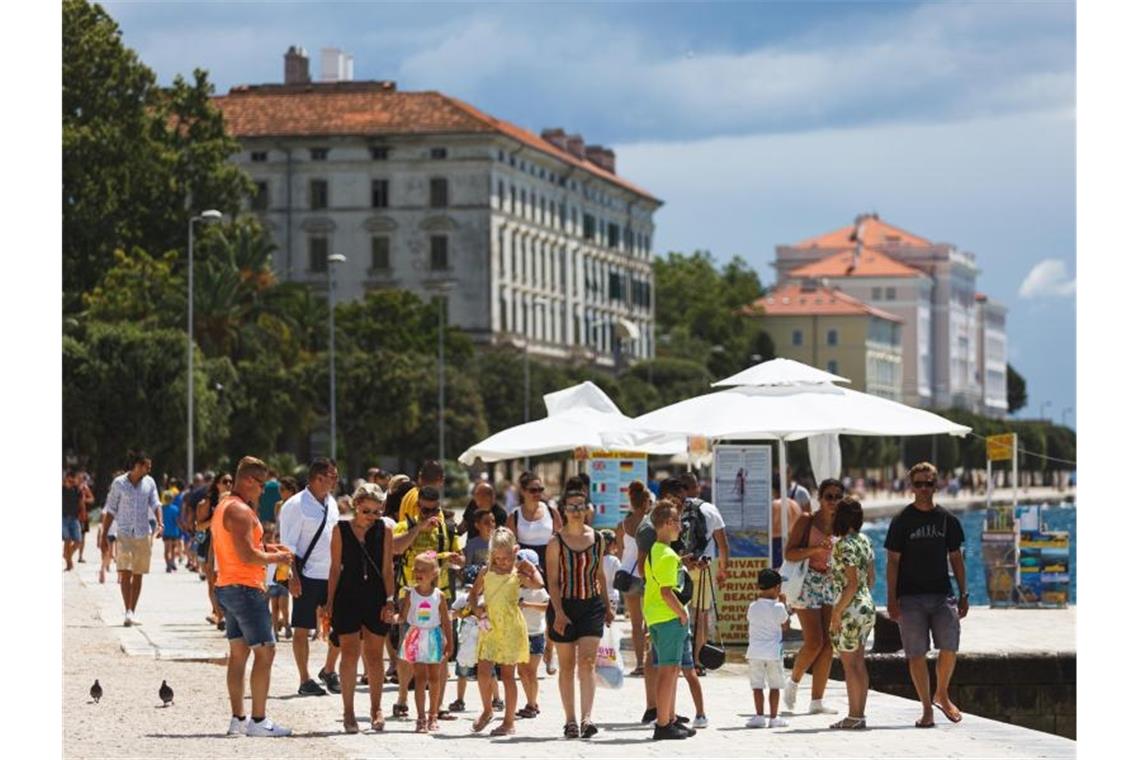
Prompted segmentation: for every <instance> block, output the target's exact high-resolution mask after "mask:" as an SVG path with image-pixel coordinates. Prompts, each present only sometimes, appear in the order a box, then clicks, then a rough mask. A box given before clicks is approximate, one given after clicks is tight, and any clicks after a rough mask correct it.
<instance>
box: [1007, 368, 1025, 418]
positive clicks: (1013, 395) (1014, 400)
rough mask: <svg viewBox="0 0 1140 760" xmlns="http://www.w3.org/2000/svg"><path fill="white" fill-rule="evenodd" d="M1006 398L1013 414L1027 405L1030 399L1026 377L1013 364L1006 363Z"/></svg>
mask: <svg viewBox="0 0 1140 760" xmlns="http://www.w3.org/2000/svg"><path fill="white" fill-rule="evenodd" d="M1005 398H1006V403H1007V404H1008V405H1009V413H1010V414H1013V413H1014V412H1016V411H1018V410H1019V409H1023V408H1024V407H1025V404H1026V402H1027V401H1028V400H1029V393H1028V391H1027V390H1026V387H1025V378H1024V377H1022V376H1021V373H1020V372H1018V371H1017V370H1015V369H1014V368H1013V365H1012V364H1007V365H1005Z"/></svg>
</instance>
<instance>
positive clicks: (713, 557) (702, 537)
mask: <svg viewBox="0 0 1140 760" xmlns="http://www.w3.org/2000/svg"><path fill="white" fill-rule="evenodd" d="M678 480H680V481H681V486H682V488H683V489H684V497H685V500H684V502H683V504H684V508H683V509H682V511H681V536H680V539H679V540H680V541H681V542H682V547H681V551H680V552H679V553H680V554H682V555H684V554H689V555H691V556H692V557H694V558H696V559H700V560H701V561H700V562H699V564H698V565H697V572H696V576H695V577H694V578H693V585H694V587H695V589H696V591H695V593H694V594H693V602H692V607H693V618H694V620H695V621H696V632H695V633H694V636H693V639H694V640H693V659H695V660H697V663H698V664H697V673H698V674H701V675H703V674H704V668H702V667H701V666H700V652H701V647H703V646H704V645H705V642H707V641H708V635H709V630H708V629H709V608H711V607H712V598H713V594H715V593H716V587H715V586H714V585H713V579H714V577H715V579H716V586H722V585H724V582H725V581H726V580H728V560H729V551H728V536H727V534H726V533H725V531H724V518H723V517H721V514H720V510H719V509H717V508H716V505H715V504H713V503H712V502H708V501H705V500H703V499H702V498H701V497H700V492H701V487H700V483H699V482H698V481H697V476H696V475H694V474H693V473H691V472H685V473H682V474H681V475H680V477H679V478H678ZM705 558H707V561H704V560H705ZM690 574H692V571H691V570H690Z"/></svg>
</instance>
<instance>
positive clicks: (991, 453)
mask: <svg viewBox="0 0 1140 760" xmlns="http://www.w3.org/2000/svg"><path fill="white" fill-rule="evenodd" d="M1016 448H1017V433H1002V434H1001V435H987V436H986V458H987V459H989V460H990V461H992V462H1004V461H1008V460H1010V459H1013V452H1014V451H1015V450H1016Z"/></svg>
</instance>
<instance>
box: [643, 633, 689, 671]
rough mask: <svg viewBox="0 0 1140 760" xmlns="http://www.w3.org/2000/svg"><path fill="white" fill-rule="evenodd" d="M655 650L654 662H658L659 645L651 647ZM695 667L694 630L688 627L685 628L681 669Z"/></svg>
mask: <svg viewBox="0 0 1140 760" xmlns="http://www.w3.org/2000/svg"><path fill="white" fill-rule="evenodd" d="M650 649H651V650H653V654H652V655H651V657H652V658H653V664H654V665H656V664H657V647H655V646H654V647H650ZM692 667H693V632H692V631H691V630H689V629H688V628H686V629H685V648H684V649H682V650H681V670H689V669H691V668H692Z"/></svg>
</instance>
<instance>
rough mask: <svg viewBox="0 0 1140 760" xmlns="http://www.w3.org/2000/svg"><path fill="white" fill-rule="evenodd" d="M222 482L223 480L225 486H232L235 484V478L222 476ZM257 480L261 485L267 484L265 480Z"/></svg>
mask: <svg viewBox="0 0 1140 760" xmlns="http://www.w3.org/2000/svg"><path fill="white" fill-rule="evenodd" d="M254 480H257V478H254ZM221 482H222V485H223V486H232V485H233V484H234V480H233V478H222V481H221ZM257 482H258V483H260V484H261V485H265V481H264V480H258V481H257Z"/></svg>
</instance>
